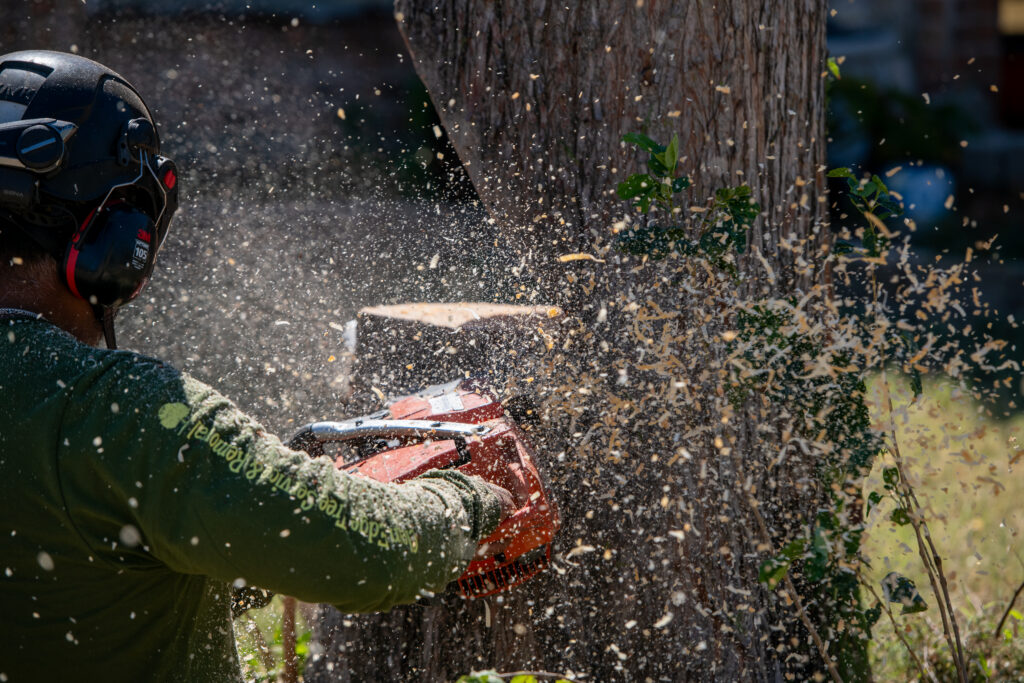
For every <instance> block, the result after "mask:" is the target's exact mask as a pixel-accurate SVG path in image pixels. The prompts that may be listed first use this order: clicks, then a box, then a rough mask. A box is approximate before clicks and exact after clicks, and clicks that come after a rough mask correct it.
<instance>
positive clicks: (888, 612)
mask: <svg viewBox="0 0 1024 683" xmlns="http://www.w3.org/2000/svg"><path fill="white" fill-rule="evenodd" d="M861 584H862V585H864V586H867V588H868V590H869V591H871V595H872V596H873V597H874V598H875V600H876V601H878V604H879V605H881V606H882V609H883V610H885V614H886V616H888V617H889V621H891V622H892V630H893V631H894V632H895V633H896V637H897V638H899V639H900V642H901V643H903V647H905V648H906V649H907V652H909V653H910V657H911V659H913V660H914V664H916V665H917V668H918V670H919V671H920V672H921V676H922V677H928V678H930V679H931V680H932V681H933V682H934V683H939V682H938V680H936V678H935V674H933V673H932V672H931V671H926V670H925V668H924V664H923V663H922V662H921V659H920V658H919V657H918V656H917V653H916V652H914V648H912V647H910V643H908V642H907V639H906V638H905V637H904V635H903V631H902V630H900V626H899V624H897V623H896V618H895V617H894V616H893V615H892V610H890V609H889V605H888V604H886V601H885V600H882V598H880V597H878V593H876V592H875V587H874V586H872V585H871V583H870V582H868V581H864V580H863V579H862V580H861Z"/></svg>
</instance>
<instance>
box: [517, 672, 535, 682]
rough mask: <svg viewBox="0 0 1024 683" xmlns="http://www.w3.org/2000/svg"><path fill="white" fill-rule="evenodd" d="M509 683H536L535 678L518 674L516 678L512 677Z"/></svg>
mask: <svg viewBox="0 0 1024 683" xmlns="http://www.w3.org/2000/svg"><path fill="white" fill-rule="evenodd" d="M510 683H537V677H536V676H530V675H529V674H519V675H518V676H513V677H512V680H511V681H510Z"/></svg>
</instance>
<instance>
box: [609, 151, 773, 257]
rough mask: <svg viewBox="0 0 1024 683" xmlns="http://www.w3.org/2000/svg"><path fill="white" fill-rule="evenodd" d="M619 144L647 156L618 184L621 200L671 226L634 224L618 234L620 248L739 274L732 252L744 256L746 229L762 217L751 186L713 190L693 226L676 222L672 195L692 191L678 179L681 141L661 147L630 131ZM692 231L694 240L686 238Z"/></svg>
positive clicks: (685, 181)
mask: <svg viewBox="0 0 1024 683" xmlns="http://www.w3.org/2000/svg"><path fill="white" fill-rule="evenodd" d="M622 141H623V142H626V143H629V144H632V145H634V146H635V147H637V148H638V149H639V150H641V151H644V152H647V154H648V158H647V169H648V172H647V173H634V174H632V175H630V176H629V177H628V178H626V180H624V181H623V182H621V183H619V185H618V187H617V188H616V193H617V194H618V196H619V198H621V199H625V200H628V201H630V203H631V206H632V207H633V208H635V209H636V210H637V211H638V212H639V213H640V214H643V215H644V216H646V215H648V214H649V213H651V211H652V210H653V211H655V212H660V213H662V214H664V215H665V216H667V217H668V220H669V224H665V225H662V224H659V223H656V222H653V221H648V222H647V223H646V224H644V225H635V226H631V227H630V228H628V229H626V230H625V231H624V232H622V233H621V234H620V235H619V236H618V247H619V249H620V250H622V251H626V252H629V253H631V254H637V255H642V256H647V257H648V258H650V259H652V260H659V259H663V258H665V257H666V256H668V255H669V254H671V253H673V252H675V253H677V254H680V255H681V256H703V257H704V258H706V259H707V260H708V261H710V262H711V263H712V264H713V265H714V266H715V267H716V268H719V269H721V270H724V271H726V272H728V273H729V274H730V275H733V276H735V275H736V274H737V271H736V266H735V263H734V261H733V257H732V253H731V252H732V251H733V250H735V251H736V253H743V252H744V251H745V250H746V247H747V231H748V230H749V229H750V226H751V225H752V224H753V222H754V220H756V218H757V216H758V214H760V213H761V207H760V205H759V204H758V203H757V202H755V201H754V199H753V196H752V192H751V190H750V187H748V186H747V185H740V186H737V187H727V188H722V189H719V190H718V191H716V192H715V197H714V199H713V200H712V202H711V205H710V206H709V207H708V208H707V209H706V210H704V211H702V212H698V213H699V217H698V218H697V220H696V225H695V226H686V225H684V224H680V223H677V222H676V221H677V218H678V216H679V215H680V214H681V213H682V209H681V207H680V206H679V202H678V199H677V198H676V195H678V194H681V193H682V192H683V191H684V190H686V189H687V188H689V187H690V185H691V183H690V178H689V177H688V176H686V175H677V174H678V170H679V137H678V136H676V135H673V136H672V141H671V142H669V144H668V145H660V144H658V143H657V142H655V141H654V140H652V139H651V138H649V137H647V136H646V135H644V134H642V133H628V134H626V135H624V136H622ZM692 233H696V238H695V239H690V238H689V235H690V234H692Z"/></svg>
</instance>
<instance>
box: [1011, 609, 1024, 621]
mask: <svg viewBox="0 0 1024 683" xmlns="http://www.w3.org/2000/svg"><path fill="white" fill-rule="evenodd" d="M1010 616H1011V617H1013V618H1014V619H1016V620H1017V621H1024V614H1021V613H1020V612H1018V611H1017V610H1015V609H1011V610H1010Z"/></svg>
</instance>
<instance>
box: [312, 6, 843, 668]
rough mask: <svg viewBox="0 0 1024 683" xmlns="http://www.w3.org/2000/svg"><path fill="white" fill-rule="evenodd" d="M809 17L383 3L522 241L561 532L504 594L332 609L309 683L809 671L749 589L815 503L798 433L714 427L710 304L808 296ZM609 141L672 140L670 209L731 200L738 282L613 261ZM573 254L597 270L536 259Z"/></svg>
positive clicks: (754, 410) (615, 144) (765, 596)
mask: <svg viewBox="0 0 1024 683" xmlns="http://www.w3.org/2000/svg"><path fill="white" fill-rule="evenodd" d="M825 12H826V6H825V3H823V2H820V1H818V0H793V1H791V2H784V3H782V2H777V1H775V0H749V1H745V2H740V1H738V0H736V1H733V2H710V1H701V0H674V1H671V2H669V1H665V0H629V1H628V2H604V1H602V2H582V1H580V0H575V1H571V2H548V1H545V0H524V1H523V2H515V3H510V2H499V1H497V0H491V1H487V0H429V1H428V0H397V2H396V15H397V19H398V21H399V26H400V28H401V30H402V32H403V35H404V36H405V37H406V40H407V42H408V45H409V48H410V52H411V53H412V55H413V59H414V63H415V64H416V68H417V70H418V72H419V73H420V75H421V77H422V78H423V80H424V82H425V83H426V85H427V88H428V90H429V92H430V94H431V97H432V98H433V100H434V103H435V105H436V106H437V108H438V111H439V112H440V114H441V118H442V121H443V123H444V125H445V127H446V129H447V131H448V134H449V136H450V137H451V139H452V141H453V143H454V145H455V147H456V149H457V150H458V152H459V155H460V158H461V160H462V161H463V163H464V164H465V165H466V167H467V169H468V171H469V173H470V176H471V177H472V180H473V183H474V185H475V186H476V188H477V190H478V192H479V195H480V198H481V200H482V201H483V203H484V204H485V206H486V207H487V208H488V210H489V211H490V212H491V215H492V216H493V217H494V218H495V219H496V220H497V221H498V223H499V225H500V227H501V228H502V231H503V236H504V239H506V240H507V241H509V242H512V243H514V244H515V246H516V247H518V249H519V250H520V253H521V256H522V260H521V262H520V264H519V266H518V267H517V268H515V269H510V273H509V284H508V290H509V293H510V296H511V294H512V293H513V292H517V293H520V294H521V295H522V296H523V297H524V298H525V300H528V301H532V302H535V303H540V302H545V303H546V302H552V303H559V304H562V305H564V306H565V307H566V309H567V311H568V313H569V315H568V316H566V318H565V319H564V320H563V321H562V323H561V325H560V327H559V328H558V329H557V330H551V331H550V332H551V333H552V335H553V338H554V344H553V345H552V349H551V350H550V352H549V353H548V354H546V355H545V356H544V357H543V359H542V360H541V361H538V362H536V363H534V364H533V365H530V364H523V365H522V366H520V367H518V368H517V370H518V371H519V372H520V373H521V374H522V375H524V376H526V375H529V376H537V377H544V378H545V379H544V380H543V381H538V384H541V385H543V386H542V389H541V390H542V392H544V395H545V397H546V402H545V410H544V418H545V433H546V437H545V439H544V440H543V441H544V448H543V450H544V452H545V453H546V455H547V458H548V463H547V464H548V468H549V474H550V476H551V478H552V481H553V482H554V484H555V486H556V489H557V494H556V495H557V496H558V498H559V503H560V505H561V509H562V512H563V518H564V520H563V521H564V527H563V531H562V535H561V539H560V548H559V553H558V561H557V562H556V567H555V569H553V570H552V571H548V572H546V573H545V574H544V575H543V576H542V577H541V578H538V579H536V580H534V581H531V582H530V583H528V584H526V585H525V586H523V587H521V588H520V589H518V590H515V591H512V592H510V593H509V594H507V595H505V596H503V598H502V599H501V601H498V600H494V599H492V600H490V601H488V602H487V603H486V605H485V604H484V603H482V602H468V603H466V602H463V601H460V600H459V599H457V598H452V597H444V598H438V599H435V601H437V600H440V601H441V604H442V605H443V609H440V610H438V609H436V608H431V607H429V606H428V607H424V606H414V607H410V608H407V609H400V610H394V611H392V612H391V613H390V614H388V615H381V616H376V617H360V618H358V619H355V618H351V617H340V616H337V617H331V618H332V619H334V623H343V624H347V626H345V627H344V628H340V629H333V630H332V629H331V628H330V627H329V623H328V622H325V623H324V624H321V626H320V627H319V631H318V640H320V642H321V643H323V644H324V645H325V655H324V657H322V658H321V659H320V660H318V661H316V662H314V663H313V666H312V672H313V673H312V674H311V679H312V680H315V681H319V680H381V679H394V680H397V679H401V680H424V681H428V680H429V681H440V680H451V679H454V678H455V677H457V675H459V674H461V673H466V672H468V671H470V670H472V669H481V668H490V667H494V668H496V669H498V670H499V671H514V670H523V669H527V670H537V669H542V670H548V671H557V672H562V673H572V672H577V673H585V674H587V676H588V678H587V679H586V680H640V681H643V680H658V681H679V680H729V681H732V680H782V679H783V678H785V677H787V676H788V677H792V678H795V679H797V680H806V679H808V678H811V677H813V675H815V674H817V673H821V672H823V671H824V667H823V664H822V662H821V660H820V658H818V656H817V654H816V653H814V650H813V648H812V647H811V646H810V645H809V641H808V634H807V633H806V632H805V631H804V630H803V627H802V626H801V625H800V623H799V620H798V618H797V615H796V613H795V611H794V610H793V608H792V606H791V604H792V603H791V600H790V599H789V598H788V597H787V596H781V597H780V595H779V594H778V593H775V592H772V591H769V590H767V589H766V588H764V586H762V585H761V584H759V583H758V581H757V569H758V565H759V563H760V561H761V560H763V559H764V557H765V553H766V552H771V551H772V548H773V545H775V544H777V543H778V542H780V541H782V540H784V539H787V538H791V537H792V536H793V534H795V533H798V531H799V530H800V529H802V528H803V527H804V525H805V524H806V522H807V520H808V519H809V518H811V517H812V516H813V511H814V510H815V509H816V507H817V505H818V504H819V503H820V501H821V500H822V496H823V492H822V491H821V490H820V487H818V486H817V485H816V484H815V480H814V476H813V474H814V464H813V462H811V459H810V457H809V456H808V455H807V452H806V450H805V451H804V452H803V453H801V451H800V450H799V448H797V447H796V446H795V445H794V444H793V443H792V442H791V440H790V434H791V433H792V431H793V429H795V428H797V427H795V426H794V425H798V424H800V420H801V416H793V415H787V414H785V412H784V411H780V410H779V409H777V408H770V407H766V406H749V410H748V411H747V412H743V411H741V412H734V411H733V408H731V407H730V403H729V401H728V400H727V398H726V397H725V395H724V394H725V391H724V386H723V384H724V382H723V374H722V368H723V367H724V366H725V363H726V361H725V356H726V351H725V350H724V349H723V344H722V343H721V339H722V338H723V333H725V332H726V331H727V330H729V329H730V327H729V325H730V320H729V319H728V318H729V316H728V313H727V306H726V304H725V303H723V302H724V301H725V299H726V298H727V297H732V296H736V295H743V296H748V297H762V296H790V295H792V296H795V297H797V298H799V297H800V296H801V295H802V294H804V293H805V292H806V291H807V287H808V286H809V284H810V283H812V282H816V281H820V274H819V273H818V272H817V271H816V263H817V261H816V259H817V257H818V248H819V246H820V244H819V242H820V240H819V233H818V230H819V226H818V224H817V219H818V218H820V215H821V206H822V204H821V202H820V201H819V199H820V192H821V191H822V189H823V182H822V170H823V167H822V166H821V164H823V163H824V141H823V120H824V115H823V111H824V110H823V106H824V92H823V79H822V70H823V66H824V65H823V61H824V34H825ZM628 132H644V133H646V134H648V135H650V136H651V137H653V138H655V139H656V140H658V141H660V142H662V143H667V142H668V140H669V139H670V138H671V136H672V134H674V133H675V134H678V135H679V137H680V150H681V152H680V153H681V157H682V159H683V162H682V168H683V171H684V172H685V173H687V174H688V175H689V176H690V177H691V179H692V180H693V187H692V189H691V190H690V191H689V193H688V195H686V197H685V200H684V217H685V216H687V215H689V214H690V213H691V212H690V210H689V209H690V207H697V209H698V210H699V209H700V208H701V207H705V206H706V205H707V204H708V201H709V198H710V197H711V196H712V195H713V194H714V191H715V190H716V189H718V188H722V187H726V186H735V185H739V184H748V185H750V186H751V187H752V189H753V193H754V198H755V199H756V201H757V202H758V203H759V204H760V205H761V207H762V208H763V211H762V214H761V216H760V218H759V219H758V220H757V222H756V223H755V225H754V226H752V228H751V231H750V248H749V249H748V250H747V251H746V253H745V254H744V255H742V256H741V257H740V258H739V260H738V263H737V265H738V268H739V272H740V273H741V277H740V278H739V279H733V278H728V277H724V276H722V275H721V274H717V275H716V274H714V273H703V274H702V271H701V267H700V266H699V265H693V264H689V263H682V262H681V260H679V261H675V262H673V263H675V265H669V266H664V267H659V268H651V267H645V268H637V266H638V265H640V264H639V263H638V262H637V260H636V259H635V258H634V259H630V258H627V257H626V256H624V255H622V254H620V253H618V252H616V250H615V249H614V248H613V247H612V246H611V240H612V237H613V225H614V224H615V223H616V222H620V221H621V220H622V219H623V218H624V216H625V215H626V213H627V207H626V206H625V204H624V202H622V201H621V200H619V199H618V198H617V197H616V196H615V193H614V190H615V186H616V184H617V183H618V182H620V181H622V180H624V179H625V178H626V176H627V175H628V174H629V173H633V172H638V171H640V170H642V169H641V168H640V165H641V159H640V157H639V155H637V154H636V153H635V152H634V151H633V150H632V149H629V148H627V147H626V146H624V145H622V144H621V143H620V138H621V136H622V135H623V134H625V133H628ZM695 213H696V214H697V215H699V211H698V212H695ZM575 252H587V253H589V254H592V255H595V256H597V257H599V258H600V259H602V261H591V260H573V261H568V262H562V261H559V260H558V258H557V257H558V256H559V255H564V254H567V253H575ZM670 261H671V259H670ZM673 268H676V269H677V270H675V271H673V270H672V269H673ZM705 270H706V269H705ZM679 273H683V275H682V276H681V278H682V279H679V278H677V277H676V275H677V274H679ZM680 283H681V284H680ZM535 386H536V385H535ZM753 500H756V501H757V502H756V503H752V502H751V501H753ZM755 507H756V508H757V510H756V511H755V510H754V508H755ZM762 521H763V522H764V526H763V527H762V526H761V522H762ZM766 535H767V538H766ZM342 620H344V621H342ZM331 668H332V669H333V670H332V671H328V669H331Z"/></svg>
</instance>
